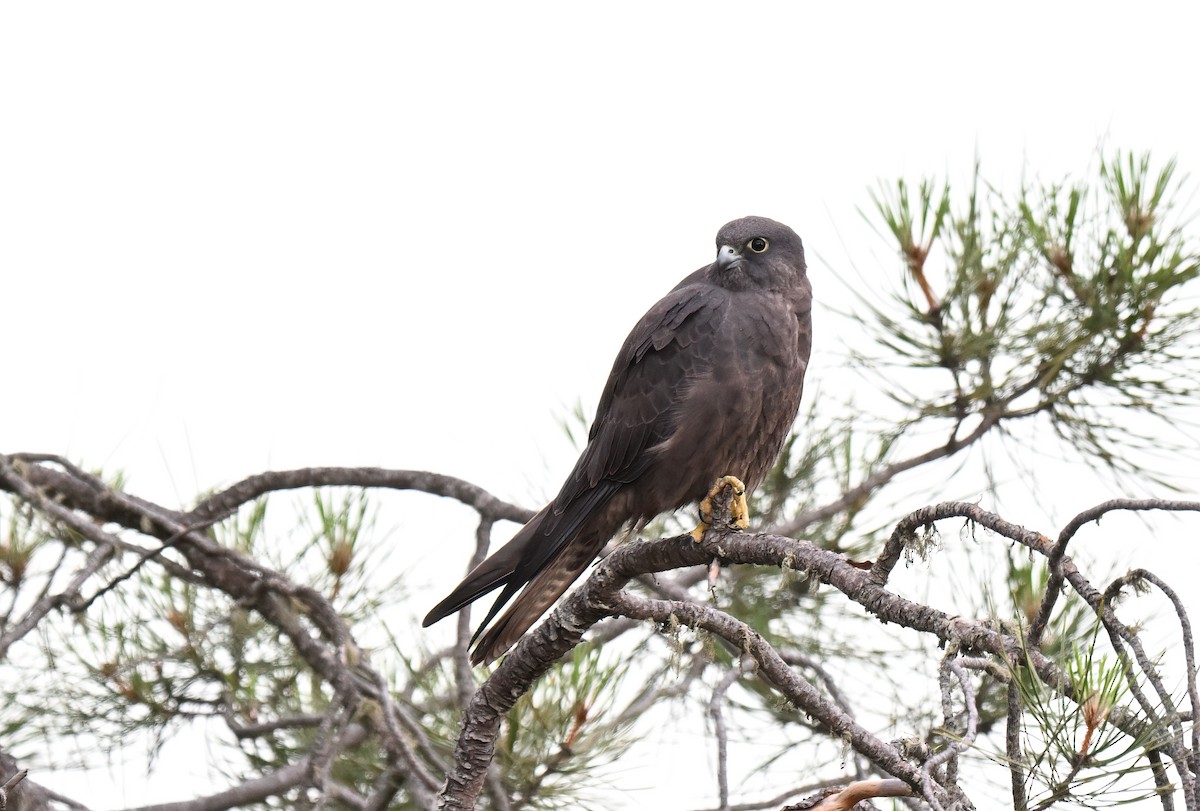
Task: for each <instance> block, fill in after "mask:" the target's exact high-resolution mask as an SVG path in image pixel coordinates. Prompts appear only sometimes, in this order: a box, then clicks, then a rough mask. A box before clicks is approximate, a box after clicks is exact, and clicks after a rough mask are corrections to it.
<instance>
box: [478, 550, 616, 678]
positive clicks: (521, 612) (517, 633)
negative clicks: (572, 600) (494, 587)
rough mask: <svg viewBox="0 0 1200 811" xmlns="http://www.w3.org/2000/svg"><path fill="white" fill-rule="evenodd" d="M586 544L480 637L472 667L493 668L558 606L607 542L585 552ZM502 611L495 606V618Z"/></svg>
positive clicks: (562, 558)
mask: <svg viewBox="0 0 1200 811" xmlns="http://www.w3.org/2000/svg"><path fill="white" fill-rule="evenodd" d="M583 540H584V539H583V538H577V539H576V540H575V542H574V543H572V544H571V545H570V546H568V547H566V548H565V549H563V550H562V552H560V553H559V555H558V557H556V558H555V559H554V560H553V561H552V562H551V563H550V564H549V565H548V566H546V568H545V569H543V570H542V571H540V572H539V573H538V574H537V576H535V577H534V578H533V580H531V581H529V585H527V586H526V587H525V590H524V591H522V592H521V595H520V596H519V597H517V599H516V600H514V601H513V604H512V605H511V606H509V609H508V611H505V612H504V615H503V616H502V617H500V619H498V620H496V622H495V624H494V625H492V627H491V628H488V630H487V633H485V634H484V635H483V636H481V637H479V643H478V644H477V645H475V649H474V650H473V651H471V664H475V665H478V664H490V663H492V662H494V661H496V660H497V659H499V658H500V657H501V656H503V655H504V653H505V652H506V651H507V650H508V649H509V648H511V647H512V646H513V645H515V644H516V643H517V640H518V639H520V638H521V637H522V636H524V634H525V632H526V631H528V630H529V629H530V628H531V627H533V624H534V623H535V622H537V621H538V618H539V617H541V616H542V613H543V612H545V610H546V609H547V608H549V607H550V606H552V605H554V602H555V600H557V599H558V598H559V597H561V596H562V595H563V592H565V591H566V590H567V589H568V588H569V587H570V586H571V584H572V583H574V582H575V580H576V579H577V578H578V577H579V575H581V574H583V570H584V569H586V568H587V567H588V564H590V563H591V562H592V560H593V558H595V557H596V555H597V554H598V553H599V551H600V549H601V547H603V546H604V542H605V540H607V539H606V538H601V539H600V540H599V541H598V542H595V543H589V544H586V548H583V547H584V546H585V544H584V543H581V542H582V541H583ZM506 591H507V589H506ZM499 607H500V606H499V605H495V606H493V607H492V614H495V612H496V611H497V610H498V609H499ZM489 619H490V615H489ZM486 625H487V622H486V621H485V622H484V623H482V624H481V625H480V626H479V628H480V630H482V629H483V628H484V627H485V626H486ZM476 636H478V632H476Z"/></svg>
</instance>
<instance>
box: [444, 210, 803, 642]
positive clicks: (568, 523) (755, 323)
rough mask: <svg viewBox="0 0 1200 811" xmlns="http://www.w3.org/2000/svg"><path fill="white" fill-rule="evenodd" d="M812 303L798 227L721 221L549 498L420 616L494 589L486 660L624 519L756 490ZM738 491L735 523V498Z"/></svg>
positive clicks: (705, 514) (706, 516)
mask: <svg viewBox="0 0 1200 811" xmlns="http://www.w3.org/2000/svg"><path fill="white" fill-rule="evenodd" d="M811 311H812V288H811V287H810V285H809V283H808V276H807V275H806V273H805V265H804V247H803V245H802V244H801V242H800V237H798V236H796V233H795V232H794V231H792V229H791V228H788V227H787V226H786V225H783V224H781V223H778V222H775V221H774V220H768V219H766V218H765V217H745V218H743V219H740V220H734V221H733V222H731V223H729V224H727V225H725V226H724V227H723V228H722V229H721V230H720V232H719V233H718V234H717V258H716V261H714V262H713V263H712V264H711V265H707V266H706V267H702V268H700V269H699V270H697V271H696V272H695V273H693V274H692V275H690V276H688V277H687V278H686V279H684V280H683V281H682V282H680V283H679V284H678V285H677V286H676V287H675V289H674V290H672V291H671V292H670V293H668V294H667V295H666V297H665V298H664V299H663V300H662V301H660V302H658V304H655V305H654V306H653V307H651V308H650V311H649V312H648V313H646V314H645V315H644V316H642V319H641V320H640V321H639V322H638V323H637V326H635V327H634V328H633V332H631V333H630V334H629V337H628V338H626V339H625V345H624V346H622V347H621V351H620V353H619V354H618V355H617V360H616V362H615V363H613V368H612V374H610V375H609V376H608V382H607V383H606V384H605V386H604V393H603V394H601V395H600V405H599V406H598V407H597V409H596V420H595V422H594V423H592V428H591V431H590V432H589V433H588V445H587V447H586V448H585V449H584V451H583V455H582V456H580V457H579V461H578V462H576V463H575V469H574V470H572V471H571V475H570V476H568V477H567V481H566V483H565V484H563V486H562V490H560V491H559V493H558V496H557V497H556V498H555V499H554V501H552V502H551V503H550V504H548V505H547V506H546V507H544V508H543V509H542V511H541V512H539V513H538V514H537V515H535V516H534V517H533V518H532V519H530V521H529V523H528V524H526V525H525V526H524V527H523V528H522V529H521V530H520V531H519V532H518V533H517V534H516V535H515V536H514V537H513V539H512V540H511V541H509V542H508V543H507V544H506V545H505V546H503V547H501V548H500V549H499V550H498V551H497V552H496V553H495V554H493V555H492V556H491V557H489V558H488V559H487V560H485V561H484V562H483V563H481V564H479V565H478V566H477V567H475V569H474V570H472V571H471V573H470V574H468V575H467V577H466V579H464V580H463V582H462V583H460V584H459V586H458V588H456V589H454V591H453V592H451V594H450V596H448V597H447V598H446V599H444V600H442V601H441V602H440V603H438V604H437V606H435V607H434V609H433V610H432V611H430V612H429V616H427V617H426V618H425V622H424V625H426V626H428V625H431V624H432V623H434V622H437V621H438V620H440V619H442V618H443V617H447V616H449V615H450V614H453V613H454V612H456V611H458V610H459V609H461V608H463V607H465V606H467V605H468V604H470V603H471V602H473V601H475V600H477V599H478V598H480V597H482V596H483V595H484V594H487V593H488V592H490V591H492V590H493V589H496V588H499V587H500V586H503V587H504V590H503V591H502V592H500V596H499V597H498V598H497V599H496V602H495V604H494V605H493V606H492V609H491V611H489V612H488V615H487V617H486V618H485V619H484V621H483V622H482V623H481V624H480V626H479V630H478V631H476V632H475V638H476V639H478V640H479V641H478V644H477V645H475V649H474V650H473V651H472V653H471V661H472V662H474V663H475V664H479V663H481V662H482V663H487V662H492V661H494V660H495V659H496V658H497V657H499V656H500V655H501V654H503V653H504V652H505V651H507V650H508V649H509V648H510V647H512V646H513V645H514V644H515V643H516V641H517V640H518V639H520V638H521V635H522V634H524V633H525V632H526V631H527V630H529V628H530V626H532V625H533V623H534V622H536V621H537V619H538V617H540V616H541V614H542V612H543V611H545V610H546V609H547V608H549V607H550V605H551V604H553V603H554V601H555V600H557V599H558V598H559V596H561V595H562V593H563V592H564V591H566V590H567V588H568V587H569V586H570V585H571V584H572V583H573V582H575V580H576V579H577V578H578V577H579V575H581V574H582V573H583V571H584V569H586V568H587V567H588V564H590V563H591V562H592V560H593V559H594V558H595V557H596V555H597V554H598V553H599V552H600V550H601V549H602V548H603V547H604V544H605V543H606V542H607V541H608V540H609V538H611V537H612V536H613V535H614V534H616V532H617V530H619V529H620V528H621V527H622V526H623V525H626V524H630V523H633V524H635V525H637V526H640V525H642V524H644V523H645V522H646V521H649V520H650V519H652V518H654V517H655V516H656V515H658V514H659V513H662V512H666V511H668V510H674V509H677V508H679V507H682V506H683V505H685V504H690V503H693V502H696V501H700V500H701V499H705V501H707V498H706V494H710V495H711V493H710V488H712V487H713V483H714V481H717V480H718V479H723V480H724V481H728V482H730V483H731V484H733V485H734V487H735V492H737V490H738V489H744V491H746V492H748V491H752V490H753V489H754V488H755V487H756V486H757V485H758V484H759V483H760V482H762V480H763V477H764V476H765V475H766V474H767V471H769V470H770V468H771V466H772V465H773V464H774V463H775V458H776V457H777V456H778V455H779V450H780V448H781V447H782V446H783V442H784V439H786V437H787V434H788V431H789V429H790V428H791V427H792V423H793V422H794V421H795V419H796V412H797V411H798V409H799V407H800V392H801V389H802V387H803V385H804V370H805V369H806V368H807V367H808V354H809V350H810V348H811V346H812V319H811ZM723 477H724V478H723ZM735 477H736V478H735ZM738 479H740V480H741V481H738ZM743 483H744V485H743ZM712 492H715V488H714V489H713V490H712ZM739 501H740V506H741V509H742V512H741V516H740V519H739V524H741V525H743V526H744V525H745V513H744V509H745V500H744V497H742V498H741V499H740V500H739ZM701 520H702V521H703V522H705V523H702V524H701V526H700V527H698V528H697V533H702V531H703V528H704V527H705V526H706V524H707V523H708V522H710V521H711V513H710V512H709V510H708V509H706V507H705V504H702V505H701ZM697 537H698V538H699V537H702V535H700V534H698V535H697ZM522 586H524V587H525V590H524V591H522V592H521V595H520V596H519V597H517V599H516V600H515V601H514V602H513V604H512V606H511V607H510V608H509V609H508V611H507V612H505V614H504V616H502V617H500V619H498V620H496V622H495V624H493V625H492V626H491V628H489V629H488V630H487V632H486V633H484V628H485V627H487V625H488V623H489V622H491V621H492V619H493V618H495V616H496V614H498V613H499V611H500V609H501V608H503V607H504V605H505V604H506V603H507V602H508V601H509V600H511V599H512V597H513V595H515V594H516V593H517V592H518V591H520V590H521V587H522ZM481 633H482V636H480V634H481ZM472 641H474V640H472Z"/></svg>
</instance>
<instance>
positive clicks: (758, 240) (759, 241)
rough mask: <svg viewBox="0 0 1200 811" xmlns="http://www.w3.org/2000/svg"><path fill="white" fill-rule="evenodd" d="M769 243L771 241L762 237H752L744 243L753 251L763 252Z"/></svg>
mask: <svg viewBox="0 0 1200 811" xmlns="http://www.w3.org/2000/svg"><path fill="white" fill-rule="evenodd" d="M770 244H771V243H769V242H767V241H766V240H765V239H763V238H762V237H755V238H754V239H752V240H750V241H749V242H747V243H746V247H747V248H749V249H750V250H752V251H754V252H755V253H765V252H766V250H767V246H768V245H770Z"/></svg>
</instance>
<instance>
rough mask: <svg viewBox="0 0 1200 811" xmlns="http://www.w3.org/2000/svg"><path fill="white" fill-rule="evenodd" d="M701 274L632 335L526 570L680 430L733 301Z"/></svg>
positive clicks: (638, 472)
mask: <svg viewBox="0 0 1200 811" xmlns="http://www.w3.org/2000/svg"><path fill="white" fill-rule="evenodd" d="M698 275H699V272H697V274H693V276H691V277H689V278H688V279H687V280H685V283H684V284H681V285H680V286H678V287H676V288H675V289H674V290H673V291H671V293H669V294H668V295H667V296H666V298H664V299H662V300H661V301H660V302H658V304H656V305H655V306H654V307H652V308H651V309H650V311H649V312H647V313H646V314H645V315H644V316H643V317H642V319H641V321H639V322H638V323H637V326H635V327H634V328H633V331H632V332H631V333H630V334H629V337H628V338H626V339H625V344H624V345H623V346H622V347H621V351H620V352H619V353H618V354H617V359H616V361H615V362H614V363H613V368H612V372H611V374H610V375H609V377H608V382H607V383H606V384H605V386H604V391H603V393H602V394H601V396H600V404H599V406H598V407H597V410H596V419H595V421H594V422H593V423H592V428H591V431H590V432H589V433H588V445H587V448H585V449H584V451H583V455H582V456H580V457H579V461H578V462H576V463H575V468H574V470H572V471H571V475H570V476H568V477H567V480H566V482H565V483H564V484H563V487H562V489H561V490H560V491H559V494H558V496H557V497H555V499H554V501H553V502H552V503H551V504H550V507H549V510H548V512H547V514H546V515H545V517H544V519H543V521H542V524H541V526H540V527H539V528H538V535H540V536H542V539H544V540H539V542H538V543H534V544H530V545H529V547H528V549H527V554H528V557H526V558H524V559H523V560H522V561H521V563H520V565H519V566H518V567H517V571H518V572H519V573H521V574H523V575H525V576H526V577H532V576H533V574H534V573H536V572H537V571H539V570H540V569H541V568H542V566H543V565H544V564H545V563H546V562H547V561H549V560H550V559H551V558H553V557H554V555H555V553H557V552H558V550H559V549H561V548H562V546H563V544H565V543H566V542H567V541H569V540H570V539H571V538H572V537H574V536H575V534H576V532H578V530H579V528H580V527H581V526H582V525H583V524H584V522H586V521H587V519H588V517H589V516H591V515H592V514H593V513H594V512H595V511H596V510H597V509H598V508H600V507H602V506H603V505H604V504H605V503H606V502H607V501H608V499H609V498H611V497H612V495H613V494H614V493H615V492H616V491H617V490H618V489H620V488H621V487H622V486H624V485H626V484H629V483H631V482H634V481H636V480H637V479H638V477H639V476H641V475H642V473H644V472H645V470H646V467H647V466H648V465H649V464H650V462H651V461H652V456H651V453H650V451H651V449H653V448H654V447H655V446H656V445H658V444H659V443H661V442H663V441H665V440H667V439H669V438H670V437H671V435H672V434H673V433H674V431H675V426H676V422H677V418H678V411H677V405H678V403H679V401H680V400H681V399H682V397H683V394H684V392H685V390H686V388H687V387H688V386H689V385H690V384H691V382H692V381H694V380H695V379H696V378H698V377H701V376H703V375H704V374H706V373H707V372H708V371H709V369H710V358H711V355H712V352H711V351H709V350H708V349H707V348H706V346H705V345H706V342H707V341H709V340H711V338H712V335H713V333H714V332H715V330H716V328H717V325H718V324H719V323H720V322H721V321H722V320H723V319H724V318H725V314H726V310H727V306H728V299H727V298H726V295H727V294H726V293H725V291H724V290H722V289H721V288H719V287H715V286H712V285H708V284H704V283H700V282H696V281H695V276H698ZM688 281H691V282H693V283H691V284H687V282H688Z"/></svg>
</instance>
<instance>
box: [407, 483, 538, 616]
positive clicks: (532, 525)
mask: <svg viewBox="0 0 1200 811" xmlns="http://www.w3.org/2000/svg"><path fill="white" fill-rule="evenodd" d="M549 510H550V507H548V506H547V507H544V508H543V509H542V510H541V512H539V513H538V514H537V515H535V516H534V517H533V518H530V519H529V522H528V523H527V524H525V526H523V527H521V529H520V530H518V531H517V534H516V535H514V536H513V537H512V540H511V541H509V542H508V543H506V544H505V545H504V546H502V547H500V548H499V549H497V550H496V551H495V553H493V554H492V555H491V556H490V557H489V558H487V559H486V560H485V561H483V562H482V563H480V564H479V565H478V566H476V567H475V568H474V569H472V570H471V571H470V572H468V573H467V576H466V577H465V578H463V581H462V582H461V583H459V584H458V585H457V586H455V588H454V591H452V592H450V593H449V594H448V595H446V599H444V600H442V601H441V602H440V603H438V604H437V605H435V606H434V607H433V608H432V609H431V610H430V612H429V613H428V614H426V615H425V619H424V621H423V622H422V623H421V626H422V627H424V628H428V627H429V626H430V625H433V624H434V623H435V622H437V621H438V620H441V619H445V618H446V617H448V616H450V615H451V614H453V613H455V612H456V611H460V610H462V609H463V608H466V607H467V606H468V605H470V604H471V603H473V602H475V601H476V600H478V599H479V598H480V597H482V596H483V595H485V594H487V593H488V592H489V591H492V590H494V589H497V588H499V587H500V586H502V585H505V584H507V583H509V581H510V579H511V578H512V576H513V573H514V572H516V570H517V567H518V566H520V565H521V562H522V561H523V560H524V559H525V558H526V557H527V556H528V547H529V545H530V543H532V542H534V540H535V536H536V535H537V534H538V529H539V528H541V526H542V521H544V520H545V518H546V515H547V513H548V511H549ZM521 585H523V583H517V584H516V588H513V589H512V590H511V591H510V590H509V589H505V590H504V591H503V592H501V594H500V599H499V600H497V601H496V604H495V605H493V606H492V611H491V613H490V614H489V615H488V619H491V618H492V617H493V616H495V615H496V613H497V612H498V611H499V610H500V608H501V606H503V605H504V603H506V602H508V599H509V598H510V597H512V595H513V593H514V592H516V590H517V589H518V588H520V587H521ZM482 625H487V620H484V621H483V623H482ZM481 627H482V626H481Z"/></svg>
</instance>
